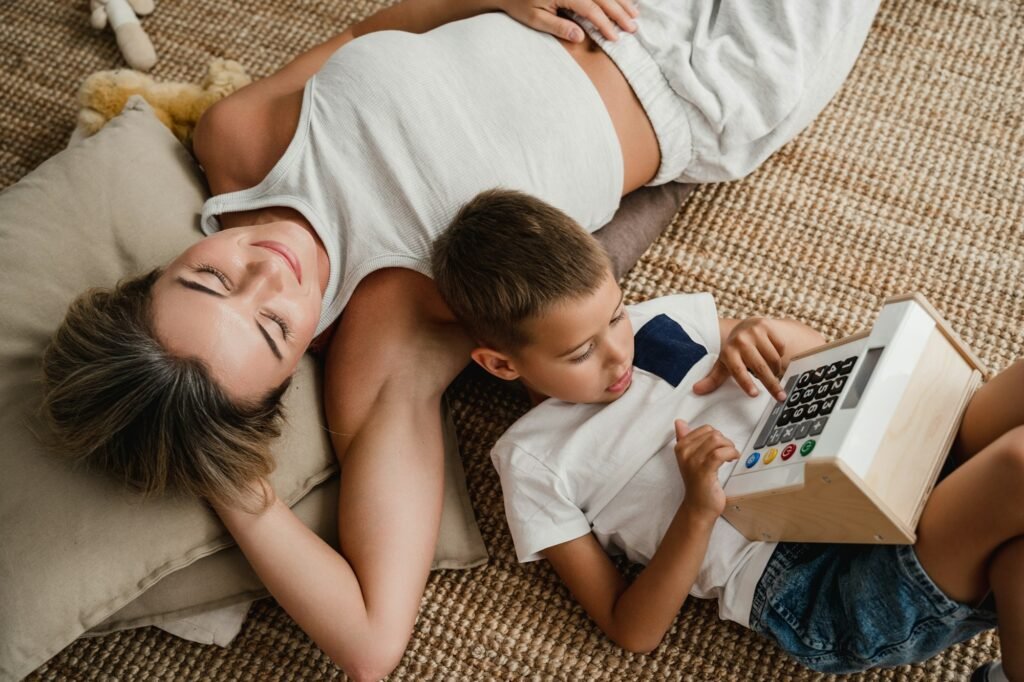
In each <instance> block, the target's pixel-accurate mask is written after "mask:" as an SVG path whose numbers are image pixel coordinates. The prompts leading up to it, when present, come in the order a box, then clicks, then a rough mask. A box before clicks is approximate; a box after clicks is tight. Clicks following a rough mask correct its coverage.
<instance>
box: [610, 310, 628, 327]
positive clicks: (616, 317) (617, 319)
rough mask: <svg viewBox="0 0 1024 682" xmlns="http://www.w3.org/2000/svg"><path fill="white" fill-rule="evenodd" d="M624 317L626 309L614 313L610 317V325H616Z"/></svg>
mask: <svg viewBox="0 0 1024 682" xmlns="http://www.w3.org/2000/svg"><path fill="white" fill-rule="evenodd" d="M625 317H626V311H625V310H622V311H621V312H619V314H618V315H616V316H615V317H613V318H612V325H616V324H618V323H619V322H622V320H624V319H625Z"/></svg>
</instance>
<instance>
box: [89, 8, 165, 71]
mask: <svg viewBox="0 0 1024 682" xmlns="http://www.w3.org/2000/svg"><path fill="white" fill-rule="evenodd" d="M89 8H90V10H91V11H92V14H91V16H90V17H89V21H90V23H91V24H92V26H93V28H95V29H102V28H104V27H105V26H106V25H107V24H110V28H111V29H113V31H114V35H115V36H116V37H117V46H118V47H119V48H120V49H121V54H122V55H123V56H124V60H125V61H126V62H128V66H130V67H132V68H133V69H141V70H143V71H149V70H150V69H151V68H153V65H154V64H156V50H154V49H153V43H152V42H150V40H149V36H147V35H146V32H145V31H143V30H142V25H141V24H139V17H140V16H145V15H146V14H150V13H151V12H152V11H153V0H90V1H89Z"/></svg>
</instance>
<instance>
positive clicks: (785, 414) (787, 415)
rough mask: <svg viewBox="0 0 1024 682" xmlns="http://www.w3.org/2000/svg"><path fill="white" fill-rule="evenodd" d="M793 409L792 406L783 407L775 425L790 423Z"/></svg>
mask: <svg viewBox="0 0 1024 682" xmlns="http://www.w3.org/2000/svg"><path fill="white" fill-rule="evenodd" d="M793 409H794V408H791V407H787V408H786V409H784V410H783V411H782V414H781V415H779V421H778V423H777V424H776V426H786V425H788V424H791V423H792V422H793Z"/></svg>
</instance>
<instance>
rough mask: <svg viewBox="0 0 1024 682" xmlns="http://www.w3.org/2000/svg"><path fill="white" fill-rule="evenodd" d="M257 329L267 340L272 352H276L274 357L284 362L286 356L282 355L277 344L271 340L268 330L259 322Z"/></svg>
mask: <svg viewBox="0 0 1024 682" xmlns="http://www.w3.org/2000/svg"><path fill="white" fill-rule="evenodd" d="M256 328H257V329H259V330H260V334H263V338H265V339H266V340H267V344H269V345H270V350H272V351H273V352H274V355H275V356H276V357H277V359H278V360H284V356H283V355H281V351H280V350H278V348H277V344H276V343H274V339H273V338H271V336H270V334H269V333H267V330H266V329H264V328H263V325H262V324H260V323H259V322H257V323H256Z"/></svg>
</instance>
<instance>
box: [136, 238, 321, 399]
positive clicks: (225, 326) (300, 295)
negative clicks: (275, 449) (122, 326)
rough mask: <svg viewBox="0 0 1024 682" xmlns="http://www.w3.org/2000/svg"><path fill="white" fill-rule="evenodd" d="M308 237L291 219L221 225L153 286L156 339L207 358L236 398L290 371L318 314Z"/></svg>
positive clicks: (313, 251)
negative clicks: (238, 225)
mask: <svg viewBox="0 0 1024 682" xmlns="http://www.w3.org/2000/svg"><path fill="white" fill-rule="evenodd" d="M319 262H320V261H319V259H318V254H317V245H316V242H315V240H314V238H313V236H312V235H311V234H310V233H309V232H308V231H306V230H304V229H302V228H301V227H299V226H298V225H295V224H294V223H289V222H277V223H267V224H264V225H256V226H250V227H238V228H233V229H229V230H222V231H220V232H218V233H216V234H214V235H212V236H209V237H207V238H205V239H203V240H201V241H199V242H197V243H196V244H194V245H192V246H191V247H189V248H188V249H187V250H186V251H184V252H183V253H182V254H181V255H180V256H178V257H177V258H176V259H174V260H173V261H172V262H171V263H170V264H169V265H168V266H167V268H166V270H165V271H164V272H163V274H162V275H161V276H160V278H159V279H158V280H157V282H156V283H155V284H154V286H153V315H154V324H155V331H156V335H157V337H158V339H159V340H160V342H161V343H162V344H163V345H164V347H165V348H167V350H168V351H170V352H171V353H173V354H175V355H178V356H182V357H197V358H199V359H201V360H203V361H205V362H206V363H207V365H208V366H209V368H210V370H211V371H212V373H213V377H214V379H215V380H216V381H217V382H218V383H219V384H220V385H221V387H222V388H224V390H225V391H227V393H228V395H230V396H232V397H233V398H236V399H259V398H261V397H262V396H264V395H266V393H268V392H269V391H270V390H271V389H273V388H275V387H277V386H278V385H280V384H281V383H282V382H283V381H284V380H285V379H287V378H288V377H289V376H291V374H292V373H293V372H294V371H295V368H296V366H297V365H298V362H299V359H300V358H301V357H302V354H303V353H304V352H305V350H306V347H307V346H309V343H310V341H312V339H313V334H314V332H315V331H316V326H317V322H318V321H319V318H320V302H321V298H322V292H321V289H320V281H321V277H320V275H321V273H320V272H319V271H318V265H319Z"/></svg>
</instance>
